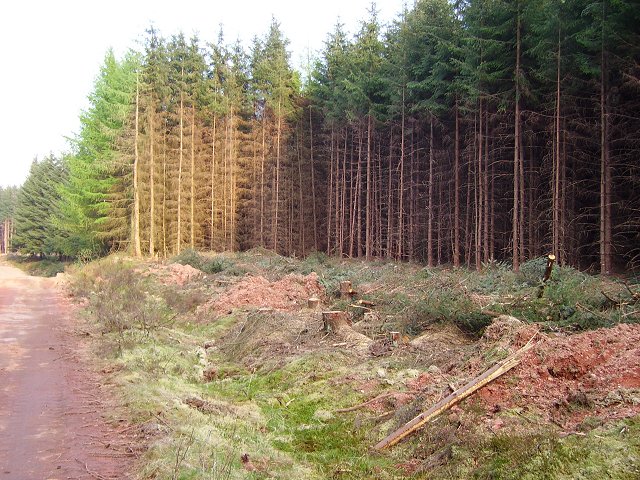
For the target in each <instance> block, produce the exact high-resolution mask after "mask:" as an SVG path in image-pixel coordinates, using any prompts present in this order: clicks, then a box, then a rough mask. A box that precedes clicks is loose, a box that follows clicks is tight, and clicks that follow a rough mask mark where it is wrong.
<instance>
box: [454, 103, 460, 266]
mask: <svg viewBox="0 0 640 480" xmlns="http://www.w3.org/2000/svg"><path fill="white" fill-rule="evenodd" d="M455 117H456V119H455V122H456V126H455V130H456V131H455V140H454V141H455V146H454V154H453V162H454V163H453V178H454V187H453V196H454V197H453V198H454V200H453V266H454V267H456V268H458V267H459V266H460V115H459V112H458V100H457V99H456V106H455Z"/></svg>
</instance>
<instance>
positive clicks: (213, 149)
mask: <svg viewBox="0 0 640 480" xmlns="http://www.w3.org/2000/svg"><path fill="white" fill-rule="evenodd" d="M216 121H217V118H216V116H215V115H214V116H213V128H212V130H211V184H210V186H209V188H210V195H211V220H210V221H211V233H210V235H211V237H210V238H209V250H211V251H213V249H214V245H215V244H214V240H215V231H216V220H215V219H216V191H215V185H216V181H215V179H216Z"/></svg>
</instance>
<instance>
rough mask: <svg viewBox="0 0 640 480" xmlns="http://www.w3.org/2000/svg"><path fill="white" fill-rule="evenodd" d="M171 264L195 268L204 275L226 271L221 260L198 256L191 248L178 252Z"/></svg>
mask: <svg viewBox="0 0 640 480" xmlns="http://www.w3.org/2000/svg"><path fill="white" fill-rule="evenodd" d="M171 261H172V262H173V263H179V264H181V265H190V266H192V267H193V268H197V269H198V270H200V271H202V272H204V273H210V274H214V273H220V272H222V271H224V270H226V269H227V267H228V265H227V262H226V261H225V260H224V259H222V258H211V259H209V258H207V257H205V256H203V255H200V254H199V253H198V252H196V251H195V250H193V249H192V248H188V249H186V250H183V251H182V252H180V254H179V255H176V256H175V257H173V258H172V259H171Z"/></svg>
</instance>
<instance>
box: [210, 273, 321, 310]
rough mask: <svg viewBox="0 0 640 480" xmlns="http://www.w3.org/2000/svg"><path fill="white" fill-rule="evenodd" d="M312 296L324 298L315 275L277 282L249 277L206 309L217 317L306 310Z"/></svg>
mask: <svg viewBox="0 0 640 480" xmlns="http://www.w3.org/2000/svg"><path fill="white" fill-rule="evenodd" d="M313 296H315V297H322V296H324V288H323V287H322V286H321V285H320V282H319V281H318V275H317V274H316V273H315V272H313V273H310V274H309V275H306V276H305V275H293V274H291V275H287V276H285V277H284V278H282V279H281V280H278V281H275V282H270V281H269V280H267V279H266V278H264V277H262V276H247V277H245V278H243V279H242V280H240V281H239V282H237V283H235V284H234V285H232V286H231V287H230V288H229V289H227V290H226V291H225V292H223V293H222V294H221V295H220V296H219V297H218V298H217V299H215V300H213V301H211V302H209V303H207V304H206V305H205V306H204V308H205V309H206V310H209V311H214V312H218V313H226V312H230V311H232V310H233V309H234V308H242V307H262V308H271V309H274V310H282V311H292V310H298V309H299V308H301V307H303V306H305V305H306V304H307V300H308V299H309V297H313Z"/></svg>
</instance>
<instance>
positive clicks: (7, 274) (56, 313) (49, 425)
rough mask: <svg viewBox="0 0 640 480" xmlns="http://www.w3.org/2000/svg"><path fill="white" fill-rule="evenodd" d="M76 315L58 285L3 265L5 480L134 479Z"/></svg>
mask: <svg viewBox="0 0 640 480" xmlns="http://www.w3.org/2000/svg"><path fill="white" fill-rule="evenodd" d="M70 311H71V310H70V308H69V306H68V304H67V303H66V302H65V300H64V297H63V296H62V295H61V294H60V293H59V292H58V290H57V289H56V287H55V284H54V282H53V281H52V280H50V279H43V278H35V277H29V276H27V275H25V274H24V273H22V272H21V271H20V270H17V269H15V268H12V267H8V266H6V265H4V264H2V263H0V479H15V480H31V479H33V480H36V479H37V480H43V479H56V480H62V479H89V478H113V479H116V478H117V479H122V478H127V475H126V472H125V470H126V469H127V467H128V466H129V465H130V463H131V456H130V454H129V453H128V452H126V451H122V450H114V449H113V445H114V444H118V443H119V441H118V438H117V434H116V431H115V430H114V429H113V428H111V427H109V426H108V425H107V424H106V423H105V422H104V420H103V418H102V414H103V413H104V401H103V398H104V395H103V394H102V393H101V392H100V388H101V386H100V385H99V384H98V383H96V382H95V376H94V375H92V374H91V372H90V371H89V370H88V367H87V366H86V365H85V364H84V362H83V361H82V360H81V359H82V358H83V357H82V355H81V354H79V353H78V350H79V349H81V347H82V342H81V340H80V337H79V336H78V335H77V334H74V333H73V331H74V328H75V326H74V324H73V320H72V317H71V314H70Z"/></svg>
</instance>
